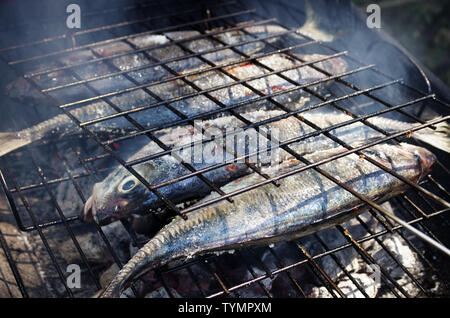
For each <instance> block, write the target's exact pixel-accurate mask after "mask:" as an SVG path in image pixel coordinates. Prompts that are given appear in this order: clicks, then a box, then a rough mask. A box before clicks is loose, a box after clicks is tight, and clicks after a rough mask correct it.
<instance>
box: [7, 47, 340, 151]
mask: <svg viewBox="0 0 450 318" xmlns="http://www.w3.org/2000/svg"><path fill="white" fill-rule="evenodd" d="M109 53H110V52H108V54H109ZM77 54H81V53H79V52H78V53H77ZM105 54H106V53H105ZM322 57H323V56H320V55H318V56H316V55H314V56H304V58H305V59H313V60H314V59H318V58H322ZM335 60H336V61H335V62H333V61H331V60H327V61H323V62H320V63H326V64H323V65H324V67H325V66H326V67H327V68H328V70H329V71H332V72H341V71H343V70H344V69H345V67H346V64H345V62H344V61H342V60H340V59H339V58H335ZM260 62H262V63H264V64H266V65H268V66H271V67H273V68H274V69H277V70H281V69H286V68H288V67H291V66H293V65H295V64H296V62H293V61H292V60H290V59H288V58H287V57H286V56H284V55H282V54H275V55H271V56H268V57H264V58H261V59H260ZM118 63H119V62H118ZM297 64H298V62H297ZM118 65H120V64H118ZM189 65H190V64H189ZM199 69H200V68H197V69H188V68H184V69H183V71H184V72H185V73H186V74H189V73H195V72H196V71H198V70H199ZM227 71H228V72H230V73H233V74H234V75H235V76H236V77H238V78H239V79H246V78H250V77H252V76H258V75H261V74H264V73H265V72H266V71H265V70H264V69H263V68H261V67H259V66H256V65H255V64H252V63H245V64H242V65H241V64H238V65H234V66H232V67H228V68H227ZM78 72H79V73H80V76H81V77H82V78H85V77H89V76H91V75H92V74H91V73H92V72H94V71H93V70H90V68H89V67H85V68H82V69H80V70H79V71H78ZM161 73H164V72H162V71H161V72H159V73H158V72H156V71H155V72H152V74H161ZM283 74H284V75H286V76H288V77H289V78H290V79H291V80H295V81H297V82H298V83H305V82H308V81H312V80H314V79H317V78H320V77H323V76H324V75H323V74H321V73H319V72H317V71H316V70H314V69H313V68H311V67H308V66H305V67H301V68H299V69H296V70H291V71H288V72H284V73H283ZM166 75H167V74H166ZM166 75H164V76H163V77H166ZM167 76H168V75H167ZM143 78H144V77H143ZM168 78H169V79H170V77H168ZM187 78H188V79H189V80H190V81H192V82H193V83H194V84H195V85H197V86H199V87H200V88H202V89H210V88H213V87H217V86H220V85H224V84H229V83H231V82H232V80H231V79H230V78H229V77H227V76H225V75H224V74H222V73H220V72H219V71H211V72H206V73H200V74H198V75H195V76H194V75H193V76H191V77H189V76H188V77H187ZM106 80H110V82H111V81H112V80H111V79H105V80H102V81H95V82H94V83H96V85H100V86H101V87H103V88H105V87H107V85H106V84H102V83H103V81H106ZM153 80H154V79H150V78H145V79H144V80H143V81H144V82H149V83H150V82H151V81H153ZM97 82H101V83H100V84H98V83H97ZM250 83H251V84H252V86H253V87H255V88H256V89H258V90H259V91H262V92H264V93H266V94H267V93H272V92H275V91H282V90H285V89H287V88H290V87H292V86H293V84H290V83H288V82H287V81H285V80H283V79H282V78H280V77H278V76H269V77H265V78H260V79H255V80H253V81H251V82H250ZM131 84H132V83H131V82H130V85H129V86H127V87H133V85H131ZM114 85H115V84H114ZM115 89H120V87H115ZM149 89H150V91H151V92H152V93H153V94H155V95H156V96H158V97H159V98H160V99H163V100H170V99H172V98H177V97H180V96H185V95H188V94H192V95H197V94H196V91H195V90H194V88H192V87H191V86H189V85H187V84H186V83H184V82H183V81H182V80H165V81H163V83H162V84H158V85H156V86H152V87H150V88H149ZM98 91H99V92H100V93H103V92H104V91H100V89H98ZM210 95H211V96H212V97H213V98H215V99H217V100H218V101H220V102H221V103H222V104H224V105H225V106H229V105H233V104H237V103H240V102H244V101H249V100H251V99H254V98H256V97H258V95H257V94H256V93H255V92H253V91H252V90H250V89H248V88H246V87H244V86H242V85H233V86H230V87H227V88H223V89H218V90H214V91H211V92H210ZM108 99H109V100H110V101H111V102H112V103H113V104H114V105H116V106H117V107H119V108H120V109H121V110H122V111H127V110H131V109H135V108H138V107H141V106H144V105H149V104H155V103H156V102H158V100H157V99H156V98H154V97H152V96H150V95H149V94H148V93H147V92H145V91H144V90H143V89H137V90H133V91H128V92H126V93H122V94H120V95H117V96H112V97H109V98H108ZM278 102H280V103H283V104H286V105H287V106H288V107H290V108H294V109H297V108H299V107H301V105H302V104H303V103H304V102H305V101H304V100H303V99H302V92H301V91H293V92H288V93H286V94H283V95H280V96H279V97H278ZM171 106H172V107H174V108H176V109H177V110H178V111H180V112H181V113H183V114H184V115H186V116H192V115H196V114H199V113H201V112H208V111H211V110H217V109H219V108H220V106H219V105H218V104H217V103H216V102H214V101H213V100H211V99H209V98H207V97H206V96H204V95H197V96H193V97H190V98H185V99H182V100H179V101H176V102H173V103H171ZM248 107H254V108H253V109H255V108H258V109H270V108H274V105H272V104H271V103H270V102H269V101H267V100H262V101H258V102H256V103H249V105H248V106H247V108H246V107H243V108H241V109H240V110H239V112H245V111H247V109H248ZM70 113H71V114H72V115H73V116H74V117H75V118H76V119H77V120H79V121H81V122H85V121H89V120H93V119H98V118H101V117H104V116H108V115H113V114H115V113H117V111H116V110H115V109H114V108H113V107H111V106H110V105H108V103H106V102H105V101H99V100H94V101H92V102H90V103H87V104H86V105H83V106H78V107H77V108H73V109H70ZM130 117H131V118H132V119H134V120H135V121H137V122H138V123H139V124H140V125H142V126H143V127H145V128H154V127H157V126H160V125H163V124H166V123H170V122H173V121H176V120H179V119H180V117H179V116H178V115H177V114H175V113H174V112H172V111H171V110H170V109H169V108H167V107H165V106H164V105H159V106H155V107H152V108H148V109H146V110H144V111H139V112H136V113H133V114H130ZM88 128H89V129H90V130H92V131H94V132H95V133H97V134H102V135H105V136H106V137H110V136H111V135H125V134H126V133H129V132H131V131H136V130H137V128H136V127H134V126H133V125H132V124H131V123H130V122H129V121H128V120H126V119H125V118H123V117H116V118H111V119H108V120H105V121H102V122H98V123H95V124H93V125H90V126H88ZM70 135H77V136H82V135H83V134H82V131H81V129H80V128H78V126H77V125H76V124H75V123H74V122H73V121H72V120H71V119H70V118H69V117H68V116H67V115H65V114H61V115H58V116H55V117H53V118H51V119H49V120H46V121H44V122H42V123H40V124H38V125H35V126H33V127H30V128H28V129H25V130H23V131H20V132H8V133H2V132H0V145H1V147H0V156H2V155H4V154H6V153H8V152H11V151H13V150H15V149H18V148H20V147H23V146H24V145H27V144H30V143H33V142H37V141H41V140H46V139H52V138H57V139H58V138H62V137H64V136H70Z"/></svg>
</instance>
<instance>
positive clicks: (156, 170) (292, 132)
mask: <svg viewBox="0 0 450 318" xmlns="http://www.w3.org/2000/svg"><path fill="white" fill-rule="evenodd" d="M283 114H284V112H282V111H254V112H248V113H243V114H242V116H243V117H245V118H246V119H248V120H249V121H251V122H259V121H262V120H265V119H269V118H274V117H276V116H280V115H283ZM302 116H303V117H304V118H305V119H307V120H309V121H311V122H312V123H314V124H316V125H317V126H319V127H320V128H327V127H329V126H332V125H336V124H340V123H342V122H345V121H348V120H351V119H353V118H352V117H351V116H348V115H345V114H342V113H309V112H306V113H303V114H302ZM369 122H370V123H372V124H374V125H375V126H377V127H380V128H382V129H384V130H386V131H387V132H395V131H397V130H398V129H411V128H412V127H414V125H413V124H410V123H404V122H399V121H396V120H392V119H387V118H382V117H375V118H370V119H369ZM243 126H244V124H243V123H242V122H241V121H239V120H238V119H237V118H236V117H234V116H224V117H220V118H217V119H214V120H210V121H206V122H204V127H205V128H212V127H215V128H218V129H220V130H222V131H225V130H226V129H227V128H236V129H238V128H240V127H243ZM190 129H191V128H188V127H177V128H175V129H167V130H164V131H161V136H162V137H161V140H162V141H163V142H164V143H165V144H167V145H177V146H180V145H189V144H190V142H191V140H190V137H189V136H187V137H186V138H185V139H184V140H185V141H183V139H178V138H177V137H176V136H178V135H189V134H192V131H190ZM177 131H178V132H177ZM260 131H262V132H263V133H264V132H266V133H269V134H270V135H272V136H273V135H274V132H275V131H276V132H277V139H278V140H279V141H280V142H284V141H286V140H290V139H292V138H297V137H301V136H304V135H307V134H311V133H314V132H315V129H313V128H312V127H311V126H309V125H307V124H306V123H304V122H302V121H300V120H298V119H297V118H295V117H293V116H291V117H288V118H285V119H282V120H278V121H274V122H271V123H269V124H266V125H262V126H261V127H260ZM330 134H332V135H334V136H336V137H338V138H340V139H341V140H342V141H344V142H346V143H348V144H349V145H352V146H356V145H360V144H361V143H363V142H369V141H371V140H374V139H376V138H380V137H384V135H383V134H382V133H380V132H378V131H376V130H374V129H372V128H370V127H369V126H367V125H365V124H363V123H361V122H356V123H353V124H351V125H345V126H344V127H341V128H339V129H334V130H331V131H330ZM441 135H442V136H441ZM444 135H446V133H439V132H435V131H433V130H432V129H430V128H426V129H422V130H420V131H417V132H414V133H413V134H412V135H411V136H412V137H413V138H416V139H420V140H423V137H426V138H430V139H431V140H447V141H446V142H447V143H449V142H450V138H448V135H446V136H447V138H445V136H444ZM237 136H238V137H237V139H236V144H235V147H236V145H239V144H240V145H242V144H245V147H243V148H234V149H233V148H232V149H229V153H233V152H234V153H236V154H237V155H238V156H240V157H242V156H244V155H246V154H250V153H254V152H255V151H258V150H259V149H261V150H262V149H265V148H266V147H267V144H268V143H266V141H268V140H266V139H264V138H261V134H259V133H258V132H257V131H256V130H255V129H254V128H251V129H248V130H246V133H245V134H239V135H237ZM246 138H248V139H246ZM258 138H261V139H259V140H260V143H259V144H257V142H256V139H258ZM208 144H212V142H207V143H205V144H204V145H202V149H204V148H206V147H208ZM255 145H257V146H255ZM251 146H253V148H252V147H251ZM276 146H277V145H276V144H275V145H274V148H275V147H276ZM338 146H339V145H338V144H337V143H336V142H335V141H333V140H332V139H330V138H328V137H327V136H325V135H323V134H320V135H318V136H317V135H316V136H314V137H310V138H307V139H303V140H301V141H298V142H294V143H291V144H289V148H290V149H292V150H293V151H295V152H296V153H298V154H299V155H305V154H311V153H313V152H317V151H323V150H327V149H330V148H336V147H338ZM258 147H259V148H258ZM219 148H220V146H219ZM160 151H162V150H161V149H159V148H158V147H155V146H154V145H152V144H149V145H148V146H146V147H144V148H143V149H142V150H141V151H139V152H137V153H136V154H135V155H133V156H132V157H130V160H134V159H138V158H142V157H144V156H146V155H151V154H155V153H158V152H160ZM263 152H264V150H263ZM272 158H273V157H270V156H266V157H265V158H262V159H261V156H260V157H259V158H258V162H257V163H258V164H259V165H262V166H267V165H269V164H272V163H273V162H272ZM278 158H279V160H280V161H283V160H289V159H292V155H291V154H289V153H288V152H286V151H284V150H281V149H278ZM172 159H173V158H169V156H165V157H164V158H162V159H161V160H158V163H157V164H154V163H151V162H149V163H148V165H149V167H150V168H148V169H147V168H146V167H147V163H142V164H140V165H138V166H137V167H136V169H137V171H138V173H140V174H141V176H142V177H143V178H145V180H147V181H148V182H149V183H150V184H152V185H155V184H158V182H165V181H169V180H171V179H175V178H178V177H181V176H183V175H185V174H187V173H189V171H188V170H187V169H185V168H183V167H181V164H180V163H176V162H174V161H173V160H172ZM206 159H207V158H205V162H203V163H200V164H197V165H194V167H195V168H196V169H197V168H200V169H201V168H205V167H207V166H208V165H207V164H206V163H207V162H208V161H207V160H206ZM249 159H250V158H249ZM227 160H230V159H229V158H228V159H227ZM187 162H189V163H190V160H188V161H187ZM228 162H230V161H228ZM211 165H212V164H211ZM161 171H163V172H165V174H164V178H162V177H160V172H161ZM251 171H252V170H251V169H249V168H248V167H247V166H246V165H244V164H243V163H242V160H241V161H239V162H237V163H234V162H230V163H229V165H226V166H224V167H222V168H220V169H216V170H211V171H209V172H207V173H206V174H204V175H205V177H207V178H208V179H209V180H210V181H211V182H212V183H214V184H215V185H217V186H221V185H224V184H225V183H227V182H229V181H232V180H233V179H235V178H237V177H240V176H242V175H246V174H249V173H251ZM129 177H131V178H132V179H133V177H132V176H131V174H130V173H129V172H128V170H126V169H125V168H123V167H118V168H117V169H116V170H115V171H114V172H112V173H111V174H110V175H109V176H108V177H107V178H106V179H105V180H104V181H103V182H101V183H99V184H97V185H96V186H95V188H94V191H93V192H92V195H91V199H90V200H88V203H87V204H86V205H85V209H84V212H83V213H84V216H83V218H84V219H85V220H86V221H92V220H95V221H97V222H98V223H99V224H103V225H105V224H108V223H109V222H112V221H114V220H117V219H118V218H122V217H128V216H129V215H130V214H131V213H137V214H139V213H142V212H143V211H147V210H148V209H154V208H158V207H162V206H164V204H163V202H162V201H161V200H160V199H159V198H157V197H156V195H155V194H154V193H152V192H149V191H145V190H143V189H142V188H140V187H136V191H135V190H133V189H130V191H129V192H127V195H122V194H121V191H120V187H121V184H123V182H124V180H127V178H129ZM134 181H135V182H136V184H139V182H138V181H137V180H135V178H134ZM160 190H161V191H162V193H163V194H165V195H166V196H167V197H168V198H170V199H171V200H173V201H174V203H175V204H177V203H180V202H182V201H183V200H185V199H188V198H190V199H194V198H202V197H203V196H205V195H207V194H208V193H209V192H210V191H211V189H210V188H209V187H208V186H206V184H205V183H204V182H203V181H202V180H200V179H199V178H198V177H191V178H189V179H185V180H183V181H182V182H177V183H173V184H171V185H168V186H165V187H163V188H160ZM134 192H136V193H134ZM133 201H135V202H133ZM103 202H104V203H105V204H103ZM131 207H132V208H131Z"/></svg>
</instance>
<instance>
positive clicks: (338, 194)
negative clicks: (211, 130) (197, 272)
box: [102, 144, 435, 297]
mask: <svg viewBox="0 0 450 318" xmlns="http://www.w3.org/2000/svg"><path fill="white" fill-rule="evenodd" d="M335 151H336V149H334V150H332V151H331V153H333V152H335ZM364 152H365V154H366V155H368V156H371V157H372V158H374V159H375V160H377V161H378V162H380V163H382V164H383V165H385V166H386V167H388V168H390V169H392V170H394V171H395V172H397V173H399V174H400V175H402V176H403V177H405V178H407V179H409V180H411V181H413V182H418V181H419V180H420V179H421V178H422V177H423V176H425V175H426V174H428V172H429V171H430V169H431V166H432V165H433V163H434V162H435V157H434V155H433V154H432V153H431V152H429V151H428V150H426V149H424V148H420V147H416V146H412V145H409V144H401V145H399V146H394V145H377V146H374V147H372V148H370V149H367V150H365V151H364ZM323 156H324V154H323V153H322V154H320V155H319V158H315V155H314V154H313V155H308V156H306V158H307V159H309V160H310V161H315V160H317V159H321V158H323ZM291 168H292V167H291ZM291 168H289V169H291ZM320 168H322V169H323V170H325V171H327V172H328V173H330V174H331V175H333V176H334V177H336V178H337V179H338V180H340V181H341V182H343V183H345V184H346V185H348V186H350V187H351V188H353V189H354V190H355V191H357V192H358V193H360V194H362V195H364V196H365V197H367V198H368V199H370V200H379V201H380V200H385V199H386V198H387V197H391V196H394V195H395V194H398V193H401V192H402V191H404V190H405V189H406V188H405V185H404V184H403V183H402V182H401V181H400V180H398V179H397V178H395V177H393V176H392V175H391V174H389V173H387V172H385V171H384V170H382V169H379V168H378V167H376V166H374V165H372V164H370V163H369V162H368V161H366V160H364V159H362V158H360V157H359V156H357V155H355V154H351V155H348V156H345V157H342V158H339V159H338V160H335V161H333V162H329V163H326V164H323V165H321V166H320ZM289 169H288V170H289ZM285 171H286V170H283V169H281V170H280V169H276V170H275V171H274V174H277V173H281V172H285ZM262 180H263V178H262V177H260V176H258V175H255V174H252V175H249V176H245V177H242V178H241V179H239V182H238V183H235V182H232V183H230V184H227V185H226V186H224V187H223V188H222V189H223V190H224V191H225V192H226V193H230V192H232V191H234V190H236V189H240V188H242V187H245V186H248V185H251V184H254V183H255V182H259V181H262ZM280 184H281V185H280V186H279V187H275V186H274V185H273V184H267V185H264V186H262V187H260V188H257V189H253V190H251V191H248V192H244V193H242V194H238V195H236V196H235V197H234V200H233V203H230V202H227V201H226V200H222V201H219V202H216V203H214V204H212V205H210V206H206V207H203V208H200V209H198V210H195V211H193V212H191V213H190V214H189V215H188V219H187V220H186V221H185V220H183V219H182V218H181V217H176V218H175V219H174V220H173V221H172V222H171V223H169V224H168V225H166V226H165V227H164V228H163V229H162V230H161V231H160V232H158V233H157V234H156V235H155V236H154V237H153V238H152V239H151V240H150V241H149V242H148V243H147V244H146V245H145V246H144V247H142V248H141V249H140V250H139V251H138V252H137V253H136V254H135V255H134V256H133V257H132V258H131V260H130V261H129V262H128V263H127V264H126V265H125V266H124V267H123V268H122V269H121V270H120V271H119V273H118V274H117V275H116V277H115V278H114V279H113V280H112V281H111V283H110V284H109V285H108V287H107V288H106V289H105V291H104V292H103V294H102V297H119V296H120V294H121V292H123V291H124V289H126V288H127V287H128V286H129V284H130V283H131V282H132V281H133V280H134V279H136V278H138V277H139V276H140V275H142V274H144V273H145V272H147V271H149V270H151V269H153V268H156V267H159V266H162V265H164V264H167V263H168V262H170V261H172V260H175V259H188V258H190V257H192V256H194V255H197V254H202V253H207V252H211V251H218V250H227V249H233V248H239V247H243V246H247V245H254V244H268V243H272V242H277V241H280V240H288V239H295V238H298V237H301V236H303V235H306V234H308V233H310V232H311V231H314V230H317V229H321V228H325V227H327V226H330V224H331V225H333V224H335V222H337V221H336V219H338V218H339V217H341V219H340V220H341V221H342V214H345V213H346V214H349V211H350V210H351V209H353V208H354V207H358V206H361V201H360V200H359V199H358V198H357V197H355V196H353V195H352V194H351V193H349V192H348V191H346V190H344V189H343V188H341V187H339V186H338V185H336V184H334V183H333V182H331V181H330V180H328V179H327V178H325V177H324V176H322V175H321V174H319V173H318V172H316V171H314V170H312V169H308V170H305V171H302V172H300V173H297V174H293V175H291V176H289V177H286V178H284V179H282V180H280ZM214 197H215V195H211V197H207V198H205V201H207V200H209V199H211V198H214ZM313 229H314V230H313Z"/></svg>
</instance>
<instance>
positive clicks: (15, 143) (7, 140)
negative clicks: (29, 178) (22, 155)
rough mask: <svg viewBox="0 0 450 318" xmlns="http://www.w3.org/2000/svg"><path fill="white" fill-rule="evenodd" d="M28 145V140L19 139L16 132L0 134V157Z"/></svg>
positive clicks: (29, 141)
mask: <svg viewBox="0 0 450 318" xmlns="http://www.w3.org/2000/svg"><path fill="white" fill-rule="evenodd" d="M29 143H31V140H30V139H29V138H21V137H20V136H19V135H18V134H17V133H16V132H0V157H2V156H4V155H6V154H7V153H10V152H11V151H14V150H16V149H19V148H21V147H23V146H25V145H28V144H29Z"/></svg>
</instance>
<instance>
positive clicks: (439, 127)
mask: <svg viewBox="0 0 450 318" xmlns="http://www.w3.org/2000/svg"><path fill="white" fill-rule="evenodd" d="M434 126H435V127H436V129H435V130H432V129H426V130H423V131H421V130H419V131H417V132H416V133H413V137H414V138H415V139H417V140H420V141H423V142H424V143H427V144H429V145H431V146H433V147H435V148H437V149H440V150H442V151H445V152H447V153H450V125H449V124H448V123H447V122H445V121H443V122H440V123H438V124H435V125H434Z"/></svg>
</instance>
